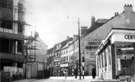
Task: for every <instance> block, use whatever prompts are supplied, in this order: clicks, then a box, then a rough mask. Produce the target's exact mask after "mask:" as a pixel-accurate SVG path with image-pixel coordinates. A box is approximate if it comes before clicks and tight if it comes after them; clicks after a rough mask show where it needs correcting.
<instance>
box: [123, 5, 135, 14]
mask: <svg viewBox="0 0 135 82" xmlns="http://www.w3.org/2000/svg"><path fill="white" fill-rule="evenodd" d="M132 11H133V6H132V4H125V6H124V12H132Z"/></svg>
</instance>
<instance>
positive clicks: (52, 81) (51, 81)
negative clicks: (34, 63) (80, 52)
mask: <svg viewBox="0 0 135 82" xmlns="http://www.w3.org/2000/svg"><path fill="white" fill-rule="evenodd" d="M12 82H114V81H102V80H100V79H99V78H98V77H96V78H95V79H92V77H91V76H85V78H84V79H83V77H81V80H80V79H79V76H78V77H77V79H75V77H67V78H65V77H50V78H47V79H22V80H17V81H12Z"/></svg>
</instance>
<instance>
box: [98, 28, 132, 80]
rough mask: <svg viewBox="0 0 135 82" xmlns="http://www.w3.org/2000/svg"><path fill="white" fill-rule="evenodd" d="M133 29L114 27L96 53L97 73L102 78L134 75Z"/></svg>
mask: <svg viewBox="0 0 135 82" xmlns="http://www.w3.org/2000/svg"><path fill="white" fill-rule="evenodd" d="M134 34H135V29H122V28H120V29H119V28H117V29H116V28H114V29H112V30H111V31H110V33H109V34H108V35H107V37H106V38H105V39H104V41H103V42H102V43H101V44H100V46H99V48H98V50H97V52H96V54H97V56H96V61H97V62H96V64H97V74H98V76H99V77H102V78H104V79H117V78H121V77H123V76H129V77H130V76H133V75H134V69H135V68H134V67H135V66H134V61H135V60H134V56H135V55H134V53H135V47H134V42H135V37H134Z"/></svg>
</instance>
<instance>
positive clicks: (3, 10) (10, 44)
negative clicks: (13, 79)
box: [0, 0, 25, 76]
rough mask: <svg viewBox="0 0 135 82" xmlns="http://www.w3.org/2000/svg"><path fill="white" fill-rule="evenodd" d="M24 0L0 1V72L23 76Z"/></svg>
mask: <svg viewBox="0 0 135 82" xmlns="http://www.w3.org/2000/svg"><path fill="white" fill-rule="evenodd" d="M24 16H25V8H24V0H18V1H16V0H0V72H2V71H3V72H9V73H10V75H11V76H12V75H13V74H15V75H16V74H17V73H19V74H21V75H22V76H24V73H25V72H24V71H25V69H24V68H25V64H24V62H25V55H24V25H25V21H24Z"/></svg>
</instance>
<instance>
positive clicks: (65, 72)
mask: <svg viewBox="0 0 135 82" xmlns="http://www.w3.org/2000/svg"><path fill="white" fill-rule="evenodd" d="M64 75H65V78H67V70H65V71H64Z"/></svg>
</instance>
